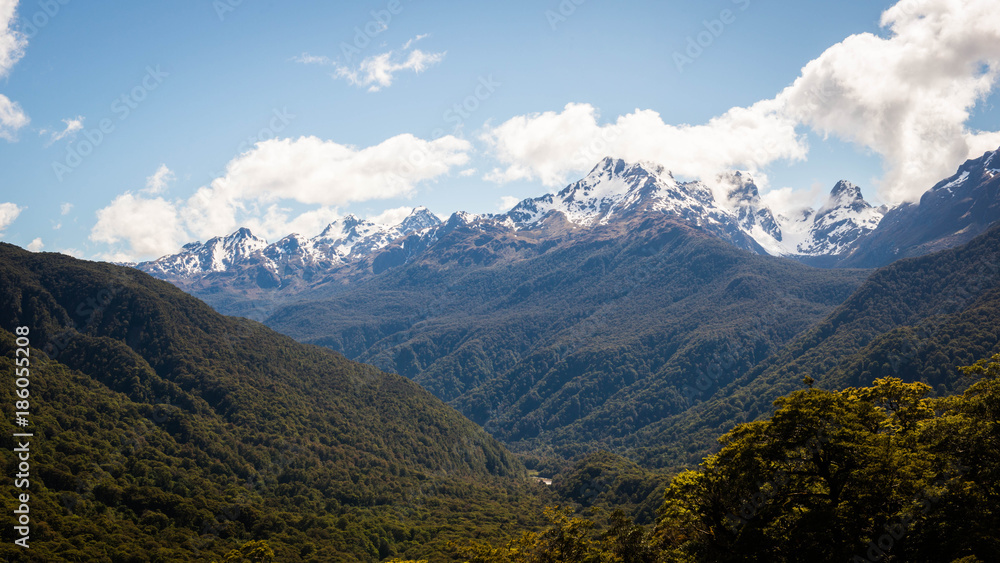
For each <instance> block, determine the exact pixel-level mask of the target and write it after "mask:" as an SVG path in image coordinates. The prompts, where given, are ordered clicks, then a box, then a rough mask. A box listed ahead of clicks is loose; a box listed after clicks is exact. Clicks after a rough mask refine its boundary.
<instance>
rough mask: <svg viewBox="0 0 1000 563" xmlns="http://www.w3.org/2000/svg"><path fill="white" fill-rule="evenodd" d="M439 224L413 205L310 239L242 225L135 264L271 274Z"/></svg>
mask: <svg viewBox="0 0 1000 563" xmlns="http://www.w3.org/2000/svg"><path fill="white" fill-rule="evenodd" d="M440 224H441V220H440V219H438V217H437V216H436V215H434V214H433V213H431V212H430V211H429V210H428V209H427V208H426V207H417V208H415V209H414V210H413V211H412V212H411V213H410V215H408V216H407V217H406V218H405V219H403V221H402V222H400V223H399V224H397V225H391V226H386V225H379V224H376V223H373V222H371V221H368V220H366V219H360V218H358V217H356V216H354V215H347V216H345V217H343V218H341V219H339V220H337V221H335V222H333V223H330V224H329V225H328V226H327V227H326V228H325V229H323V232H322V233H320V234H319V235H317V236H315V237H313V238H306V237H304V236H302V235H299V234H291V235H288V236H286V237H285V238H283V239H281V240H279V241H278V242H275V243H273V244H268V243H267V241H265V240H264V239H262V238H259V237H257V236H255V235H254V234H253V233H251V232H250V229H247V228H245V227H244V228H241V229H239V230H237V231H236V232H235V233H233V234H231V235H228V236H225V237H215V238H213V239H211V240H209V241H208V242H206V243H204V244H202V243H200V242H193V243H190V244H186V245H184V247H183V248H182V249H181V252H179V253H177V254H173V255H170V256H164V257H162V258H160V259H158V260H154V261H151V262H143V263H141V264H138V266H137V267H138V268H139V269H141V270H143V271H145V272H147V273H150V274H153V275H158V276H162V277H191V276H197V275H203V274H208V273H215V272H226V271H230V270H233V269H234V268H240V267H245V266H254V267H262V268H264V269H265V270H267V271H269V272H271V273H272V274H274V275H277V274H278V272H280V271H282V270H283V268H282V266H287V265H293V266H297V267H302V268H321V269H322V268H330V267H334V266H338V265H342V264H345V263H347V262H350V261H353V260H356V259H359V258H361V257H365V256H369V255H371V254H372V253H374V252H376V251H378V250H380V249H382V248H384V247H385V246H387V245H388V244H389V243H391V242H392V241H394V240H396V239H398V238H400V237H403V236H406V235H409V234H411V233H414V232H421V231H426V230H429V229H432V228H434V227H436V226H438V225H440Z"/></svg>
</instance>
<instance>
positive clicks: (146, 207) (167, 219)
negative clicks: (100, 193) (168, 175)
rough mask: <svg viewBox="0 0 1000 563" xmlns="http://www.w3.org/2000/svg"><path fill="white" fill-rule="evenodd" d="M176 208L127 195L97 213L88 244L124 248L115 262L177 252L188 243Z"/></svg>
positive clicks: (160, 200)
mask: <svg viewBox="0 0 1000 563" xmlns="http://www.w3.org/2000/svg"><path fill="white" fill-rule="evenodd" d="M187 237H188V235H187V232H186V231H185V229H184V226H183V223H182V222H181V218H180V216H179V215H178V213H177V208H176V206H175V205H174V204H173V203H172V202H169V201H167V200H165V199H163V198H161V197H157V198H146V197H143V196H137V195H134V194H132V193H131V192H126V193H124V194H122V195H120V196H118V197H116V198H115V199H114V201H112V202H111V205H109V206H107V207H105V208H104V209H101V210H99V211H98V212H97V223H96V224H95V225H94V227H93V229H92V230H91V232H90V240H92V241H94V242H102V243H107V244H109V245H119V244H122V243H124V244H125V245H127V249H128V250H127V251H121V255H120V256H116V258H117V260H119V261H122V260H124V259H126V258H129V257H132V258H140V259H142V258H158V257H160V256H163V255H166V254H170V253H171V252H176V251H177V249H178V248H179V247H180V246H181V245H183V244H184V243H185V242H188V241H187Z"/></svg>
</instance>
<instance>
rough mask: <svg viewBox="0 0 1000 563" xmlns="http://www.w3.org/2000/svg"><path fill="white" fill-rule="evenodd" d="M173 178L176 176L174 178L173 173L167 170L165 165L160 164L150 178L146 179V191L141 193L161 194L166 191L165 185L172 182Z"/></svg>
mask: <svg viewBox="0 0 1000 563" xmlns="http://www.w3.org/2000/svg"><path fill="white" fill-rule="evenodd" d="M175 178H176V176H174V173H173V172H172V171H171V170H170V169H169V168H167V165H166V164H161V165H160V167H159V168H157V169H156V172H154V173H153V175H152V176H149V177H148V178H146V189H144V190H143V191H144V192H146V193H148V194H160V193H163V192H164V191H166V189H167V184H169V183H170V182H172V181H173V180H174V179H175Z"/></svg>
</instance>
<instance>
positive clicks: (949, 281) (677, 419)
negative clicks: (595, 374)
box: [623, 228, 1000, 465]
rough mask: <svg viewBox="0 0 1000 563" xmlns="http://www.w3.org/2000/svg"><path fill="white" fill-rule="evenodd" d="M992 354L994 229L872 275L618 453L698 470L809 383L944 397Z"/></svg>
mask: <svg viewBox="0 0 1000 563" xmlns="http://www.w3.org/2000/svg"><path fill="white" fill-rule="evenodd" d="M998 352H1000V228H993V229H991V230H990V231H989V232H987V233H985V234H983V235H981V236H979V237H977V238H976V239H974V240H973V241H972V242H970V243H969V244H966V245H964V246H961V247H957V248H954V249H951V250H945V251H942V252H938V253H935V254H930V255H927V256H924V257H920V258H911V259H906V260H900V261H898V262H896V263H894V264H892V265H890V266H886V267H884V268H880V269H879V270H876V271H875V272H873V273H872V274H871V277H870V278H869V279H868V280H867V281H865V283H864V284H863V285H862V286H861V287H860V288H858V290H857V291H856V292H855V293H854V294H853V295H851V297H850V298H849V299H847V300H846V301H845V302H844V303H843V304H842V305H840V306H839V307H837V309H836V310H835V311H834V312H832V313H831V314H830V315H829V317H827V318H826V319H824V320H822V321H821V322H819V323H817V324H816V325H815V326H814V327H812V328H810V329H809V330H807V331H805V332H803V333H802V334H801V335H799V336H798V337H797V338H795V340H794V341H792V342H791V343H790V344H789V345H788V346H786V347H785V348H784V349H783V350H781V351H780V352H779V353H777V354H775V355H773V356H771V357H770V358H768V359H766V360H765V361H762V362H761V363H760V364H759V365H758V366H756V367H755V368H754V369H753V370H751V371H750V372H748V373H747V374H746V375H745V376H744V377H742V378H740V379H739V380H737V381H734V382H731V383H728V384H726V385H724V388H723V389H722V390H721V391H720V392H719V393H717V395H716V396H715V397H713V398H711V399H710V400H708V401H705V402H703V403H699V404H696V405H694V406H693V407H692V408H691V409H689V410H688V411H687V412H685V413H682V414H680V415H676V416H673V417H669V418H667V419H664V420H663V421H661V422H660V423H658V424H654V425H651V426H650V427H648V428H645V429H643V430H642V432H640V433H639V435H637V436H636V439H635V440H634V441H632V442H631V443H630V444H628V445H627V446H626V447H625V448H623V451H624V452H625V453H626V454H627V455H628V456H629V457H631V458H633V459H635V460H637V461H640V462H642V463H645V464H651V465H662V464H675V463H680V464H682V465H683V464H695V463H698V462H699V461H700V460H701V458H702V457H703V456H704V455H705V454H706V453H708V452H709V451H710V450H709V449H708V445H710V444H711V443H712V442H713V441H714V439H715V437H716V436H719V435H720V434H722V433H724V432H727V431H728V430H729V429H731V428H732V427H733V426H734V425H735V424H737V423H739V422H749V421H752V420H754V419H756V418H758V417H761V416H766V415H767V414H769V413H770V412H771V403H772V402H773V401H774V400H775V399H776V398H778V397H779V396H781V395H784V394H787V393H789V392H791V391H792V390H794V389H796V388H797V387H798V386H799V385H800V382H801V380H802V378H803V377H805V376H809V377H812V378H813V379H815V380H816V381H817V385H818V386H821V387H824V388H826V389H831V390H840V389H844V388H846V387H852V386H864V385H869V384H871V383H872V381H874V380H875V379H878V378H882V377H899V378H901V379H903V380H904V381H907V382H921V383H924V384H927V385H929V386H930V387H931V388H932V393H933V394H934V395H936V396H939V397H943V396H946V395H949V394H953V393H960V392H962V391H963V390H964V389H965V387H966V386H967V385H968V380H967V379H966V378H964V377H962V375H961V373H960V372H959V370H958V367H957V366H961V365H968V364H970V363H972V362H974V361H976V360H977V359H979V358H985V357H990V356H991V355H993V354H995V353H998ZM650 444H653V445H650Z"/></svg>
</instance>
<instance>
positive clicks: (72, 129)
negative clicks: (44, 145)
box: [39, 115, 84, 145]
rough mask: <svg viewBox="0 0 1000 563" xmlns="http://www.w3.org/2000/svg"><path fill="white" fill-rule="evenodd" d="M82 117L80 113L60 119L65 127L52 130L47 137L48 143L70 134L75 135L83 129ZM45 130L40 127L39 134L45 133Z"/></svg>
mask: <svg viewBox="0 0 1000 563" xmlns="http://www.w3.org/2000/svg"><path fill="white" fill-rule="evenodd" d="M83 119H84V118H83V116H82V115H78V116H77V117H76V118H66V119H64V120H62V122H63V123H65V124H66V127H65V128H63V130H62V131H52V136H51V137H50V138H49V142H48V145H51V144H53V143H55V142H56V141H60V140H62V139H65V138H66V137H68V136H70V135H75V134H76V132H77V131H80V130H81V129H83ZM47 132H48V131H47V130H45V129H42V130H41V131H39V134H45V133H47Z"/></svg>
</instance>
